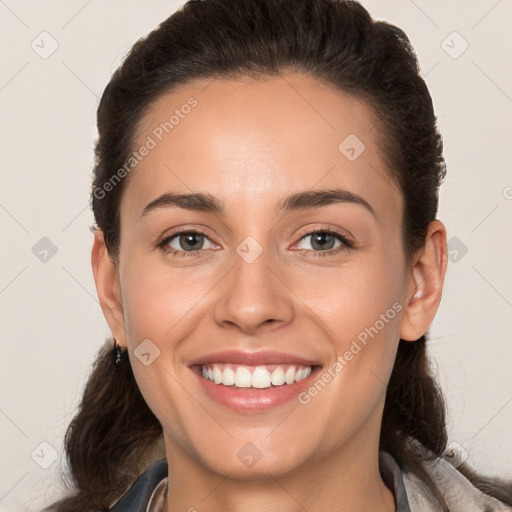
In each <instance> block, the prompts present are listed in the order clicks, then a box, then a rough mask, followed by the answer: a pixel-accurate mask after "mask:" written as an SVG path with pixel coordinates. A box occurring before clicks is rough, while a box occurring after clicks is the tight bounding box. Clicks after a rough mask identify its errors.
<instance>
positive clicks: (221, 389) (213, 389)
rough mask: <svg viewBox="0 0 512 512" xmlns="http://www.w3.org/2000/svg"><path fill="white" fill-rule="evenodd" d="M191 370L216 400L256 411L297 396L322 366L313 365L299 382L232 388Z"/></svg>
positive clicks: (241, 409)
mask: <svg viewBox="0 0 512 512" xmlns="http://www.w3.org/2000/svg"><path fill="white" fill-rule="evenodd" d="M191 370H192V372H193V373H194V374H195V375H196V376H197V378H198V379H199V383H200V385H201V387H202V389H203V390H204V391H205V392H206V394H207V395H208V396H209V397H210V398H211V399H212V400H214V401H215V402H217V403H219V404H221V405H224V406H226V407H229V408H230V409H233V410H235V411H239V412H255V411H266V410H268V409H272V408H274V407H278V406H280V405H282V404H284V403H286V402H289V401H290V400H293V399H294V398H296V397H297V396H298V395H299V393H300V392H301V391H303V390H304V389H305V388H307V387H309V386H310V383H311V381H312V379H314V378H316V375H317V373H318V372H319V371H320V370H321V367H320V366H315V367H313V368H312V371H311V373H310V374H309V375H308V376H307V377H306V378H305V379H302V380H301V381H299V382H294V383H293V384H283V385H282V386H275V387H271V388H264V389H257V388H231V387H228V386H223V385H222V384H215V382H212V381H211V380H210V379H205V378H204V377H203V376H202V375H201V374H200V373H199V372H200V370H199V369H198V368H197V367H196V368H191Z"/></svg>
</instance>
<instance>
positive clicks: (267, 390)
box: [190, 362, 322, 414]
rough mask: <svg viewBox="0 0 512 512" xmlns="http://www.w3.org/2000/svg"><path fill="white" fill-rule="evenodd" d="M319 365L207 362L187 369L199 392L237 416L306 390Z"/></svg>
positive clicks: (289, 399)
mask: <svg viewBox="0 0 512 512" xmlns="http://www.w3.org/2000/svg"><path fill="white" fill-rule="evenodd" d="M321 368H322V366H321V365H303V364H284V363H279V364H277V363H276V364H264V365H256V366H252V365H242V364H234V363H221V362H219V363H207V364H194V365H192V366H190V369H191V370H192V372H193V373H194V374H195V375H196V378H197V379H198V380H199V384H200V389H201V390H202V391H203V392H204V393H205V394H206V396H207V397H209V398H210V399H212V400H213V401H214V402H216V403H217V404H220V405H222V406H224V407H227V408H229V409H231V410H234V411H236V412H239V413H248V414H253V413H256V412H264V411H267V410H269V409H273V408H275V407H278V406H280V405H283V404H285V403H287V402H290V401H291V400H293V399H297V402H299V401H298V395H299V394H300V393H301V391H303V390H304V389H306V388H307V387H309V386H310V385H311V383H312V382H313V381H314V380H315V379H316V378H317V375H318V373H319V372H320V371H321Z"/></svg>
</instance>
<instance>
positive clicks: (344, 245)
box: [298, 229, 354, 256]
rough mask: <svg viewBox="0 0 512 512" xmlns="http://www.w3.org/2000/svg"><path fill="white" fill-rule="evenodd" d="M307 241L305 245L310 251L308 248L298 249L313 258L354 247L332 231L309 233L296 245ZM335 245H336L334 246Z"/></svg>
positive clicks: (344, 237) (324, 230)
mask: <svg viewBox="0 0 512 512" xmlns="http://www.w3.org/2000/svg"><path fill="white" fill-rule="evenodd" d="M308 239H309V240H310V241H309V244H305V245H309V246H310V247H311V249H310V248H309V247H299V249H301V250H305V251H307V253H308V254H310V253H313V255H314V256H326V255H332V254H337V253H338V252H340V251H343V250H347V249H351V248H353V246H354V245H353V243H352V242H351V241H350V240H348V238H347V237H346V236H345V235H343V234H341V233H339V232H338V231H336V230H332V229H321V230H317V231H311V232H309V233H307V234H306V235H304V236H302V237H301V239H300V241H299V242H298V244H300V243H301V242H304V241H307V240H308ZM336 243H337V244H338V245H336ZM322 253H326V254H322Z"/></svg>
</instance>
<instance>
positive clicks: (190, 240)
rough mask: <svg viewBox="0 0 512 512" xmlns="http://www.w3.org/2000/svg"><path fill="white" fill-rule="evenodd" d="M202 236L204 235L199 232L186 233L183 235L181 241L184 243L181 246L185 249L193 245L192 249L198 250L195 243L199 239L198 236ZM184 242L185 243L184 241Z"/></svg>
mask: <svg viewBox="0 0 512 512" xmlns="http://www.w3.org/2000/svg"><path fill="white" fill-rule="evenodd" d="M200 236H202V235H199V234H197V233H188V234H186V235H182V236H181V242H182V245H181V246H182V247H183V248H184V249H186V248H187V245H191V246H192V247H190V249H192V250H196V249H197V247H194V245H197V240H196V238H197V237H200ZM183 242H184V243H183Z"/></svg>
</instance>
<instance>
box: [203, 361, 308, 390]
mask: <svg viewBox="0 0 512 512" xmlns="http://www.w3.org/2000/svg"><path fill="white" fill-rule="evenodd" d="M311 371H312V367H311V366H305V365H294V364H288V365H285V364H268V365H261V366H245V365H237V364H226V363H214V364H205V365H201V375H202V376H203V377H204V378H205V379H209V380H210V381H212V382H214V383H215V384H219V385H222V386H228V387H229V386H231V387H233V388H256V389H265V388H270V387H274V386H285V385H290V384H293V383H294V382H300V381H301V380H303V379H305V378H306V377H308V376H309V375H310V374H311Z"/></svg>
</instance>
